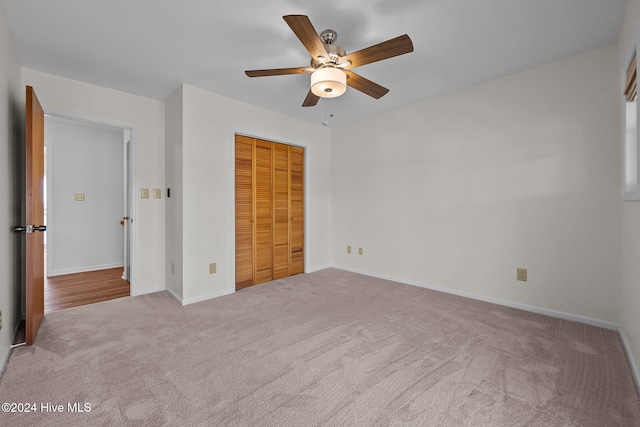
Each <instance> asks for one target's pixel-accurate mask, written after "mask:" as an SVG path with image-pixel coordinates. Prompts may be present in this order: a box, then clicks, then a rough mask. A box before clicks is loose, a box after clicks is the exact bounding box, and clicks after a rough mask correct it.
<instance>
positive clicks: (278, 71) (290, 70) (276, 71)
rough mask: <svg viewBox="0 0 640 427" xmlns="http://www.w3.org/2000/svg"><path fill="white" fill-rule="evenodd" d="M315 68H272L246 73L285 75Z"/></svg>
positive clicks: (247, 72) (310, 71)
mask: <svg viewBox="0 0 640 427" xmlns="http://www.w3.org/2000/svg"><path fill="white" fill-rule="evenodd" d="M313 71H314V70H313V68H311V67H297V68H272V69H270V70H247V71H245V72H244V73H245V74H246V75H247V76H249V77H265V76H283V75H287V74H308V73H312V72H313Z"/></svg>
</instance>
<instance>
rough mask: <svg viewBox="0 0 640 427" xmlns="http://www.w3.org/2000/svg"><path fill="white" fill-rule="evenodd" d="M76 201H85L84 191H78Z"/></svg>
mask: <svg viewBox="0 0 640 427" xmlns="http://www.w3.org/2000/svg"><path fill="white" fill-rule="evenodd" d="M76 202H84V193H76Z"/></svg>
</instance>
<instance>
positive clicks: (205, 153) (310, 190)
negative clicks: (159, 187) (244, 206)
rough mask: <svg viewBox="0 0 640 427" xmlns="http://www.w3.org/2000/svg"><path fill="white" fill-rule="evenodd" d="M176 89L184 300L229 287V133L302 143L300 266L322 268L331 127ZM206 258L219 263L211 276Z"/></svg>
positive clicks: (326, 258) (327, 253)
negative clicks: (179, 103)
mask: <svg viewBox="0 0 640 427" xmlns="http://www.w3.org/2000/svg"><path fill="white" fill-rule="evenodd" d="M182 93H183V119H184V122H183V147H182V150H183V151H182V156H183V161H182V162H183V165H184V167H183V171H182V178H183V188H182V205H183V206H182V214H183V227H184V228H183V251H184V253H183V286H184V288H183V302H185V303H189V302H194V301H198V300H201V299H206V298H209V297H212V296H216V295H221V294H224V293H228V292H232V291H233V289H234V288H235V283H234V274H235V270H234V268H235V267H234V265H235V255H234V247H233V245H234V239H235V238H234V233H235V231H234V226H233V218H234V217H233V205H232V196H233V185H232V179H233V163H234V162H233V149H232V148H233V137H234V132H238V133H243V134H247V135H252V136H258V137H260V138H263V139H267V140H273V141H279V142H285V143H290V144H294V145H302V146H305V148H306V159H305V161H306V164H305V172H306V176H305V179H306V218H305V221H306V242H305V245H306V246H305V255H306V258H305V268H306V271H308V272H309V271H313V270H316V269H319V268H323V267H326V266H328V265H329V264H330V263H331V246H330V238H329V236H330V234H331V180H332V178H331V164H330V161H331V140H330V131H329V129H327V128H325V127H323V126H322V125H320V124H318V125H315V124H311V123H308V122H304V121H300V120H297V119H293V118H291V117H287V116H284V115H281V114H276V113H274V112H271V111H268V110H265V109H262V108H258V107H255V106H252V105H248V104H245V103H242V102H238V101H235V100H232V99H229V98H225V97H222V96H219V95H216V94H213V93H209V92H206V91H203V90H200V89H197V88H194V87H191V86H187V85H183V88H182ZM176 191H179V190H176ZM172 197H173V196H172ZM167 261H168V262H170V261H173V260H167ZM211 262H216V263H217V273H216V274H212V275H210V274H209V271H208V265H209V263H211Z"/></svg>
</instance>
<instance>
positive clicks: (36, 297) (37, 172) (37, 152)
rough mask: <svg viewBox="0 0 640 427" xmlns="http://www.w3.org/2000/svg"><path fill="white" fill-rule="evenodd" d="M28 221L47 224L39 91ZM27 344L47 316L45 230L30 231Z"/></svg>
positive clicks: (30, 110) (30, 93) (29, 156)
mask: <svg viewBox="0 0 640 427" xmlns="http://www.w3.org/2000/svg"><path fill="white" fill-rule="evenodd" d="M25 175H26V203H25V204H26V221H27V224H28V225H37V226H40V225H42V224H44V194H43V188H44V111H43V109H42V106H41V105H40V102H39V101H38V97H37V96H36V93H35V91H34V90H33V88H32V87H31V86H27V99H26V156H25ZM26 239H27V240H26V245H25V246H26V254H25V260H26V296H25V297H26V319H25V329H26V331H25V335H26V337H25V338H26V344H27V345H31V344H33V342H34V340H35V339H36V334H37V333H38V328H39V327H40V322H41V321H42V318H43V317H44V233H43V232H40V231H34V232H32V233H29V232H27V234H26Z"/></svg>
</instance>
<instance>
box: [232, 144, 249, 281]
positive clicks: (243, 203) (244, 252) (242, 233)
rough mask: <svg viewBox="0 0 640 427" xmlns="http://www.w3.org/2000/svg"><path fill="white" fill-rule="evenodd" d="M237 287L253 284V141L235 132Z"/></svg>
mask: <svg viewBox="0 0 640 427" xmlns="http://www.w3.org/2000/svg"><path fill="white" fill-rule="evenodd" d="M235 147H236V149H235V163H236V164H235V194H236V197H235V210H236V289H242V288H246V287H247V286H251V285H253V271H254V265H253V260H254V256H253V254H254V250H253V224H254V220H253V147H254V140H253V139H252V138H247V137H246V136H242V135H236V141H235Z"/></svg>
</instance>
